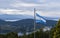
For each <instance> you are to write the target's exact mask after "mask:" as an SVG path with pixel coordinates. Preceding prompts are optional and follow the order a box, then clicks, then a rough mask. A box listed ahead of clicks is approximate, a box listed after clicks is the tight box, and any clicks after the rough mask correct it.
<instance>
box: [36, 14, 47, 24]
mask: <svg viewBox="0 0 60 38" xmlns="http://www.w3.org/2000/svg"><path fill="white" fill-rule="evenodd" d="M36 23H41V24H46V19H45V18H44V17H42V16H40V15H39V14H37V13H36Z"/></svg>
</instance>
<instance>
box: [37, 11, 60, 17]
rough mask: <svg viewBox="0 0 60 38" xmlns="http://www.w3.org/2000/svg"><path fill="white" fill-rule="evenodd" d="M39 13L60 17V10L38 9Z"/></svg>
mask: <svg viewBox="0 0 60 38" xmlns="http://www.w3.org/2000/svg"><path fill="white" fill-rule="evenodd" d="M36 12H37V13H38V14H39V15H41V16H45V17H53V18H55V17H58V18H60V12H59V11H36Z"/></svg>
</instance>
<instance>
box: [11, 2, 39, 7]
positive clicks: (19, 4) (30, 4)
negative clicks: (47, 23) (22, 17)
mask: <svg viewBox="0 0 60 38" xmlns="http://www.w3.org/2000/svg"><path fill="white" fill-rule="evenodd" d="M11 6H13V7H36V6H40V4H34V3H23V2H18V3H14V4H11Z"/></svg>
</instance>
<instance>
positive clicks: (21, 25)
mask: <svg viewBox="0 0 60 38" xmlns="http://www.w3.org/2000/svg"><path fill="white" fill-rule="evenodd" d="M46 21H47V23H46V24H45V25H44V24H40V23H38V24H36V29H40V28H41V27H42V26H48V27H49V26H54V24H56V23H57V21H53V20H46ZM0 27H1V28H0V33H1V32H2V33H3V32H12V31H15V32H26V31H27V32H32V31H33V30H34V20H33V19H23V20H19V21H14V22H10V21H4V20H1V19H0Z"/></svg>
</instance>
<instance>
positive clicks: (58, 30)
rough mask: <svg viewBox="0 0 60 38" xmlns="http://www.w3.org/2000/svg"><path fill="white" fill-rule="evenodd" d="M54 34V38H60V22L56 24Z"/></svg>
mask: <svg viewBox="0 0 60 38" xmlns="http://www.w3.org/2000/svg"><path fill="white" fill-rule="evenodd" d="M53 34H54V35H53V38H60V20H59V21H58V23H57V24H56V27H55V31H54V33H53Z"/></svg>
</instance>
